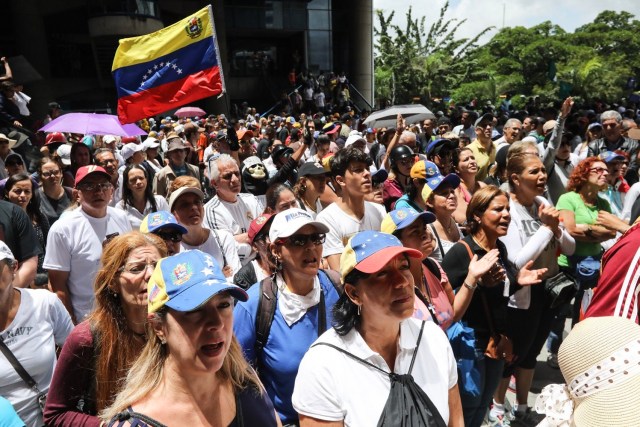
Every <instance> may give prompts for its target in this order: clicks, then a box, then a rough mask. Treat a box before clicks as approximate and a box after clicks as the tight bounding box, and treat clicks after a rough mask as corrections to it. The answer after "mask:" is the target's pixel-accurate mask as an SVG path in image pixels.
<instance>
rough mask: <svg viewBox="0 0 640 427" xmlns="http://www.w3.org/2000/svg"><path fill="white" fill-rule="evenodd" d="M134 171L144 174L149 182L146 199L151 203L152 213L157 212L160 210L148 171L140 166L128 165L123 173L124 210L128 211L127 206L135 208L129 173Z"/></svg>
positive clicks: (146, 188) (145, 192)
mask: <svg viewBox="0 0 640 427" xmlns="http://www.w3.org/2000/svg"><path fill="white" fill-rule="evenodd" d="M132 169H139V170H141V171H142V173H143V174H144V178H145V179H146V180H147V186H146V187H145V189H144V198H145V200H148V201H149V203H151V212H156V211H157V210H158V205H156V199H155V197H153V190H152V189H151V182H149V174H148V173H147V170H146V169H145V168H144V167H142V166H140V165H128V166H127V167H126V168H125V169H124V172H123V173H122V203H123V204H124V208H125V209H126V208H127V206H133V192H132V191H131V189H130V188H129V172H130V171H131V170H132Z"/></svg>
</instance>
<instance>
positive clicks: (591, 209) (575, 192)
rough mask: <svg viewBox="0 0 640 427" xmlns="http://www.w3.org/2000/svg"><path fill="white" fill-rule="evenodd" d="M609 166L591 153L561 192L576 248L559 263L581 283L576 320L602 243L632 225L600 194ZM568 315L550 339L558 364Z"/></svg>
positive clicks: (596, 274)
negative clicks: (621, 218) (613, 211)
mask: <svg viewBox="0 0 640 427" xmlns="http://www.w3.org/2000/svg"><path fill="white" fill-rule="evenodd" d="M607 175H609V169H608V168H607V165H606V163H605V162H604V161H603V160H600V159H599V158H598V157H587V158H586V159H584V160H583V161H581V162H580V163H578V165H577V166H576V167H575V168H574V169H573V171H572V172H571V175H569V181H568V183H567V192H566V193H565V194H563V195H562V196H560V198H559V199H558V203H557V205H556V209H557V210H558V211H559V213H560V220H561V221H562V223H563V224H564V227H565V228H566V230H567V231H568V232H569V234H570V235H571V237H573V238H574V239H575V241H576V250H575V252H574V254H573V255H572V256H566V255H560V257H559V258H558V265H559V266H560V268H561V269H562V270H564V271H566V272H567V273H568V274H570V275H572V276H574V277H575V278H576V281H577V283H578V293H577V294H576V298H575V302H574V306H573V323H574V324H575V323H577V321H578V318H579V315H580V306H581V303H582V297H583V295H584V292H585V290H586V289H590V288H592V287H594V286H595V284H596V283H597V281H598V277H599V275H600V258H601V257H602V252H603V248H602V243H603V242H605V241H607V240H609V239H613V238H615V237H616V233H617V232H618V231H620V232H624V231H626V229H627V228H628V227H629V225H628V224H626V223H624V222H623V221H622V220H620V219H619V218H617V217H615V216H614V215H612V214H611V206H610V205H609V202H607V201H606V200H605V199H603V198H602V197H600V196H599V195H598V192H599V191H601V190H603V189H605V188H606V187H607ZM561 324H562V325H564V319H562V318H558V319H557V320H556V321H555V323H554V326H553V327H552V331H551V335H550V338H549V341H548V343H547V346H548V349H549V353H550V355H549V358H548V361H549V363H550V365H551V366H552V367H556V366H557V362H556V360H557V356H556V355H557V353H558V348H559V347H560V344H561V343H562V329H561Z"/></svg>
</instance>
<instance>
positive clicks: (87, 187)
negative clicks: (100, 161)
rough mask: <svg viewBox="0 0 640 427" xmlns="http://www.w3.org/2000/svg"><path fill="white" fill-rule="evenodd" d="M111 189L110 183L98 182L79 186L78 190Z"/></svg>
mask: <svg viewBox="0 0 640 427" xmlns="http://www.w3.org/2000/svg"><path fill="white" fill-rule="evenodd" d="M112 188H113V184H111V183H110V182H100V183H95V184H80V185H78V189H79V190H82V191H108V190H111V189H112Z"/></svg>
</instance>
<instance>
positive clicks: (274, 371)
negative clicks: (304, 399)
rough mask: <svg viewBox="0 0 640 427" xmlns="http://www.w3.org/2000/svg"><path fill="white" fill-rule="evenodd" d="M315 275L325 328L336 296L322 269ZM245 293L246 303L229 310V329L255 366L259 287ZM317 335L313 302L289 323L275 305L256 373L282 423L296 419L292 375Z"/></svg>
mask: <svg viewBox="0 0 640 427" xmlns="http://www.w3.org/2000/svg"><path fill="white" fill-rule="evenodd" d="M318 277H319V279H320V287H321V288H322V292H323V294H324V301H325V305H326V308H325V314H326V325H327V328H330V327H331V321H332V319H333V317H332V315H331V309H332V308H333V305H334V304H335V303H336V301H338V298H339V295H338V292H337V291H336V289H335V287H334V286H333V284H332V283H331V280H329V278H328V277H327V276H326V275H325V274H324V273H323V272H318ZM247 293H248V294H249V300H248V301H247V302H239V303H238V304H237V305H236V307H235V309H234V311H233V317H234V324H233V331H234V333H235V335H236V338H237V339H238V342H239V343H240V346H241V347H242V350H243V351H244V355H245V357H246V359H247V360H248V361H249V362H250V363H252V364H254V366H255V365H256V364H255V363H254V362H255V358H256V355H255V351H254V350H255V347H254V346H255V342H256V316H257V312H258V300H259V294H260V286H259V285H258V284H256V285H254V286H252V287H250V288H249V290H248V291H247ZM317 338H318V306H317V305H316V306H315V307H311V308H310V309H309V310H308V311H307V313H306V314H305V315H304V316H303V317H302V318H301V319H300V320H298V321H297V322H296V323H294V324H293V325H291V326H289V325H287V323H286V322H285V320H284V317H283V316H282V314H281V313H280V309H279V307H278V304H276V311H275V313H274V316H273V323H272V324H271V330H270V331H269V338H268V339H267V343H266V345H265V347H264V350H263V353H262V359H263V360H262V361H261V365H260V366H261V372H259V374H260V379H261V380H262V383H263V384H264V387H265V389H266V390H267V394H268V395H269V397H270V398H271V400H272V401H273V406H274V407H275V408H276V411H278V414H279V415H280V419H281V420H282V424H288V423H292V422H297V421H298V413H297V412H296V411H295V409H293V405H292V403H291V396H292V395H293V386H294V384H295V380H296V375H298V367H299V366H300V361H301V360H302V356H304V354H305V353H306V352H307V350H308V349H309V347H310V346H311V344H313V342H314V341H315V340H316V339H317Z"/></svg>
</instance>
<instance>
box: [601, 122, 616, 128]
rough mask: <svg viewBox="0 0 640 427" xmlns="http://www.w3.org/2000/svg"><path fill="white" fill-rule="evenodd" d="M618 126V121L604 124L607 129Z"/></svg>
mask: <svg viewBox="0 0 640 427" xmlns="http://www.w3.org/2000/svg"><path fill="white" fill-rule="evenodd" d="M616 126H618V123H603V124H602V127H603V128H605V129H609V128H614V127H616Z"/></svg>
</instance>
